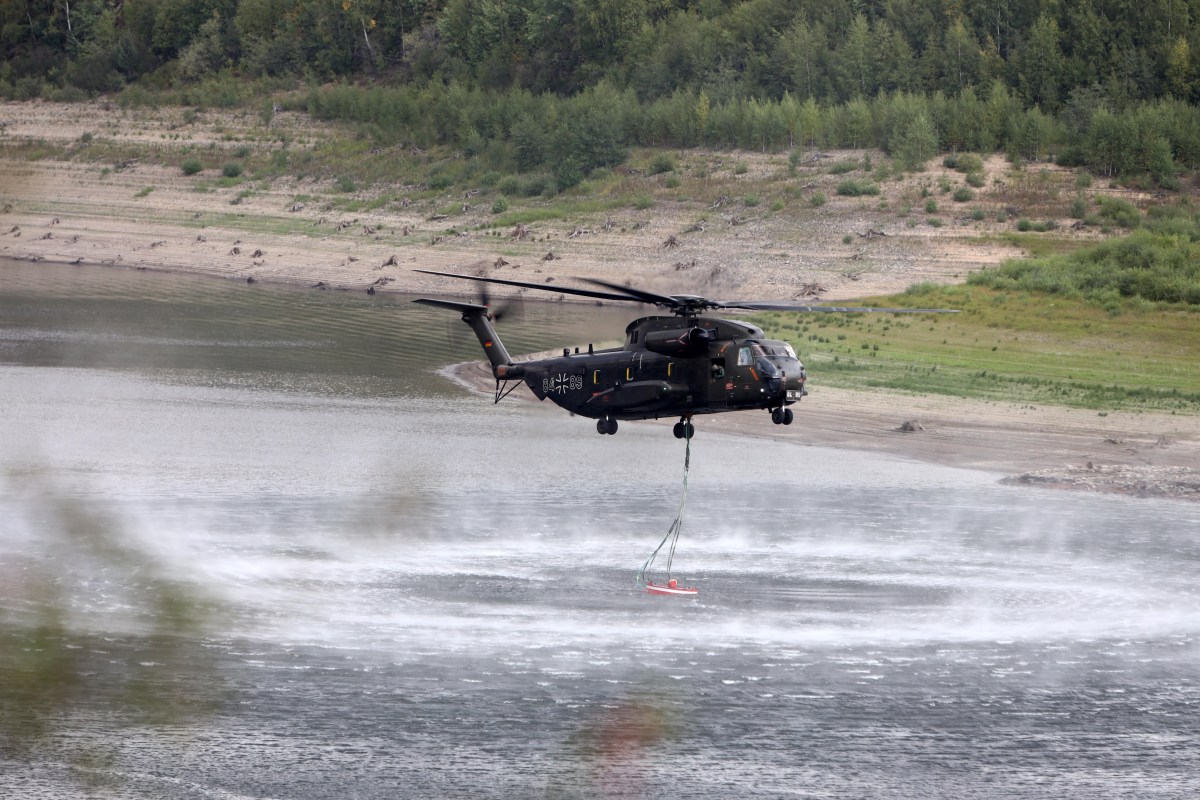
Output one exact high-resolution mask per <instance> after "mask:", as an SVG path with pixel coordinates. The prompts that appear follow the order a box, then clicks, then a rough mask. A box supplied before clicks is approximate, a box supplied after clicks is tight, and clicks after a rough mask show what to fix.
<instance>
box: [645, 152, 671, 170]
mask: <svg viewBox="0 0 1200 800" xmlns="http://www.w3.org/2000/svg"><path fill="white" fill-rule="evenodd" d="M674 171H675V159H673V158H671V156H669V155H667V154H666V153H660V154H659V155H657V156H655V157H654V161H653V162H651V164H650V174H651V175H661V174H662V173H664V172H674Z"/></svg>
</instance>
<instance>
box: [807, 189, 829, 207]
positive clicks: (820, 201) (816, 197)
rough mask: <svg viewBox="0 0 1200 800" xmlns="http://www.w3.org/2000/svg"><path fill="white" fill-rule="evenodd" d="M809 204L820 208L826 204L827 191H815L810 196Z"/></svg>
mask: <svg viewBox="0 0 1200 800" xmlns="http://www.w3.org/2000/svg"><path fill="white" fill-rule="evenodd" d="M808 204H809V205H810V206H812V207H813V208H820V207H821V206H823V205H825V193H824V192H813V195H812V197H810V198H808Z"/></svg>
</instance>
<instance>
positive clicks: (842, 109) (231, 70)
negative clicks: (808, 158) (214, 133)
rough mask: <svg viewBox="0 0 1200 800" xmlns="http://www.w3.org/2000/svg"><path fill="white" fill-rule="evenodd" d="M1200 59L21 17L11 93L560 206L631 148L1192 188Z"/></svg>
mask: <svg viewBox="0 0 1200 800" xmlns="http://www.w3.org/2000/svg"><path fill="white" fill-rule="evenodd" d="M1197 47H1200V0H1143V2H1140V3H1133V2H1128V0H1081V1H1080V2H1071V3H1066V2H1054V1H1052V0H820V2H816V1H815V0H749V2H734V1H733V0H700V1H699V2H690V1H688V0H682V1H678V0H509V2H499V0H445V1H444V2H443V0H5V2H4V3H3V4H0V52H2V53H3V63H2V64H0V96H3V97H5V98H8V99H18V100H21V99H32V98H35V97H43V98H47V99H57V100H68V101H69V100H81V99H86V98H89V97H93V96H96V95H98V94H106V95H114V96H116V97H117V99H118V101H119V102H124V103H130V104H145V103H163V102H175V103H181V104H188V105H190V104H195V105H238V104H246V103H251V102H256V101H261V99H262V98H264V97H272V96H276V97H279V96H282V97H284V98H285V99H284V100H283V103H284V104H285V105H287V104H292V105H302V106H303V107H304V108H305V109H306V110H307V111H309V112H311V113H313V114H315V115H317V116H319V117H322V118H327V119H345V120H350V121H353V122H355V123H358V124H361V125H363V126H365V128H364V129H365V130H366V131H367V132H368V133H369V135H371V136H373V137H374V138H377V139H379V140H380V141H382V142H387V143H392V144H398V143H403V144H406V145H412V146H419V147H427V146H435V145H448V146H451V147H454V148H457V149H461V150H462V151H464V152H466V153H467V154H468V155H472V156H481V157H485V158H487V159H488V160H490V161H491V162H494V163H496V164H497V165H498V166H507V167H509V168H513V169H516V170H518V171H522V172H526V171H535V170H541V171H545V170H547V169H552V170H553V172H554V174H555V179H556V180H557V182H558V184H559V187H560V188H565V187H569V186H571V185H574V184H575V183H577V182H578V181H579V180H581V179H582V178H583V177H585V176H586V175H587V174H589V173H590V171H592V170H594V169H596V168H598V167H606V166H613V165H616V164H619V163H621V162H622V161H623V159H624V158H625V154H626V151H627V148H629V147H631V146H665V147H696V146H709V147H729V148H743V149H757V150H767V151H784V150H788V149H793V150H794V149H796V148H804V147H852V148H853V147H879V148H881V149H883V150H884V151H885V152H886V153H888V154H889V155H891V156H893V157H894V158H895V159H896V160H897V162H898V164H899V165H900V166H901V168H916V167H917V166H919V164H920V163H922V162H924V161H926V160H927V159H929V158H930V157H932V156H933V155H935V154H937V153H938V152H944V151H976V152H993V151H1003V152H1006V153H1007V154H1008V155H1009V157H1010V158H1012V159H1014V160H1021V159H1025V160H1042V159H1054V160H1056V161H1058V162H1059V163H1061V164H1069V165H1074V166H1086V167H1087V168H1089V169H1090V170H1092V171H1093V172H1095V173H1097V174H1099V175H1104V176H1122V177H1124V178H1130V179H1135V180H1141V181H1146V182H1149V183H1152V184H1155V185H1158V186H1162V187H1165V188H1178V175H1179V173H1180V172H1181V171H1182V170H1192V169H1194V168H1195V167H1196V166H1197V164H1200V113H1198V112H1197V108H1196V106H1195V103H1196V101H1197V99H1198V98H1200V70H1198V69H1197V67H1198V66H1200V65H1197V64H1196V63H1194V59H1193V58H1192V57H1191V50H1192V49H1195V48H1197ZM271 107H275V103H274V102H272V103H271Z"/></svg>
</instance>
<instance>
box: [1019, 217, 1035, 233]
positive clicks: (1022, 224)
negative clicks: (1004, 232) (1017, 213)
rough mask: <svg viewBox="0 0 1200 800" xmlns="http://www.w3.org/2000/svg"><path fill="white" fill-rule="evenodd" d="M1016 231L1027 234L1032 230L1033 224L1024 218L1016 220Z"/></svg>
mask: <svg viewBox="0 0 1200 800" xmlns="http://www.w3.org/2000/svg"><path fill="white" fill-rule="evenodd" d="M1017 230H1019V231H1021V232H1022V233H1028V232H1029V231H1031V230H1033V223H1032V222H1030V221H1029V220H1028V219H1026V218H1025V217H1021V218H1020V219H1019V220H1017Z"/></svg>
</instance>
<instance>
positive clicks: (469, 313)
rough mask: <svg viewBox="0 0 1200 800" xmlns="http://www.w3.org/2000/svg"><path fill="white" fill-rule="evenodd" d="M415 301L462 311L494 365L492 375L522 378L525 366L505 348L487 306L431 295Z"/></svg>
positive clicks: (463, 316)
mask: <svg viewBox="0 0 1200 800" xmlns="http://www.w3.org/2000/svg"><path fill="white" fill-rule="evenodd" d="M413 302H414V303H420V304H422V305H426V306H434V307H435V308H448V309H450V310H451V311H458V312H459V313H461V314H462V321H463V322H465V323H467V325H469V326H470V328H471V330H473V331H475V336H476V338H478V339H479V344H481V345H482V346H483V352H484V354H485V355H487V359H488V362H489V363H490V364H491V365H492V375H493V376H494V377H495V378H496V379H497V380H501V379H505V380H506V379H510V378H520V377H522V376H523V375H524V374H525V368H524V366H523V365H521V364H513V363H512V357H511V356H510V355H509V354H508V350H507V349H505V347H504V342H502V341H500V337H499V336H497V335H496V329H495V328H493V327H492V318H491V315H490V314H489V313H488V308H487V306H481V305H476V304H475V303H458V302H455V301H453V300H438V299H434V298H430V297H421V298H418V299H416V300H414V301H413Z"/></svg>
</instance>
